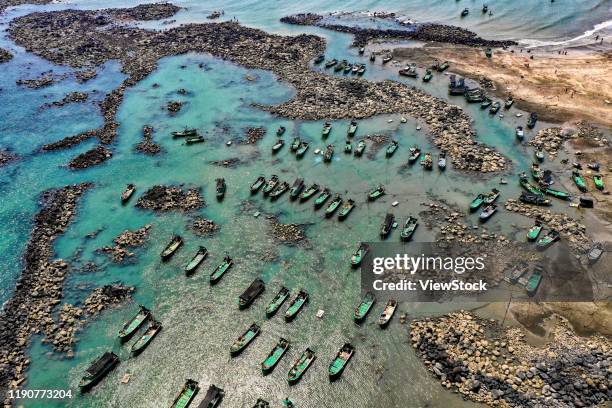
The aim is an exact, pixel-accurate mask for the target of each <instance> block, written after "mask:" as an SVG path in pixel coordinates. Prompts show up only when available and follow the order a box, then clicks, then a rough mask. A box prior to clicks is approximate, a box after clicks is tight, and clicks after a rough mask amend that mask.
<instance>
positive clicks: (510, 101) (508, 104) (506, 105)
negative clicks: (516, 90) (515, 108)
mask: <svg viewBox="0 0 612 408" xmlns="http://www.w3.org/2000/svg"><path fill="white" fill-rule="evenodd" d="M513 104H514V99H512V95H508V98H507V99H506V102H505V103H504V108H506V109H510V108H511V107H512V105H513Z"/></svg>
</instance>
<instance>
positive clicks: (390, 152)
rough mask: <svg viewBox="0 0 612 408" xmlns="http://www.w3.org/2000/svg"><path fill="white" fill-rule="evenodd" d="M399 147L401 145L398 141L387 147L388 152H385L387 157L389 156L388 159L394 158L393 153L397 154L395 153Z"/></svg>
mask: <svg viewBox="0 0 612 408" xmlns="http://www.w3.org/2000/svg"><path fill="white" fill-rule="evenodd" d="M398 147H399V143H398V142H397V141H396V140H392V141H391V144H390V145H389V146H388V147H387V151H386V152H385V156H387V157H391V156H393V153H395V151H396V150H397V148H398Z"/></svg>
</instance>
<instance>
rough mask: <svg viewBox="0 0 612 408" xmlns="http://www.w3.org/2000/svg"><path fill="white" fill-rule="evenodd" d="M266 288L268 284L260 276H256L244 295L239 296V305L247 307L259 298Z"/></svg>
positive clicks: (243, 307)
mask: <svg viewBox="0 0 612 408" xmlns="http://www.w3.org/2000/svg"><path fill="white" fill-rule="evenodd" d="M265 289H266V284H265V283H264V281H262V280H261V279H259V278H256V279H255V280H254V281H253V282H251V284H250V285H249V287H248V288H246V290H245V291H244V292H242V295H240V296H239V297H238V307H239V308H240V309H246V308H247V307H249V306H250V305H251V303H253V302H254V301H255V299H257V297H258V296H259V295H261V294H262V292H263V291H264V290H265Z"/></svg>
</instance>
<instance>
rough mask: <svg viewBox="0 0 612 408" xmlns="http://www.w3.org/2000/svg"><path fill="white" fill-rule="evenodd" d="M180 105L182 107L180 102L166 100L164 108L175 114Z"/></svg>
mask: <svg viewBox="0 0 612 408" xmlns="http://www.w3.org/2000/svg"><path fill="white" fill-rule="evenodd" d="M182 107H183V103H182V102H179V101H171V102H168V105H167V106H166V109H168V112H170V113H171V114H175V113H178V112H179V111H180V110H181V108H182Z"/></svg>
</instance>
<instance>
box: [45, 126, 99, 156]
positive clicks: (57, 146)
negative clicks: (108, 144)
mask: <svg viewBox="0 0 612 408" xmlns="http://www.w3.org/2000/svg"><path fill="white" fill-rule="evenodd" d="M97 135H98V134H97V133H96V132H95V131H93V130H88V131H87V132H83V133H79V134H78V135H74V136H68V137H65V138H63V139H62V140H58V141H57V142H53V143H49V144H46V145H43V146H42V147H41V148H40V150H41V151H42V152H51V151H54V150H64V149H69V148H71V147H73V146H76V145H78V144H80V143H81V142H83V141H85V140H87V139H91V138H92V137H97Z"/></svg>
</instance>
